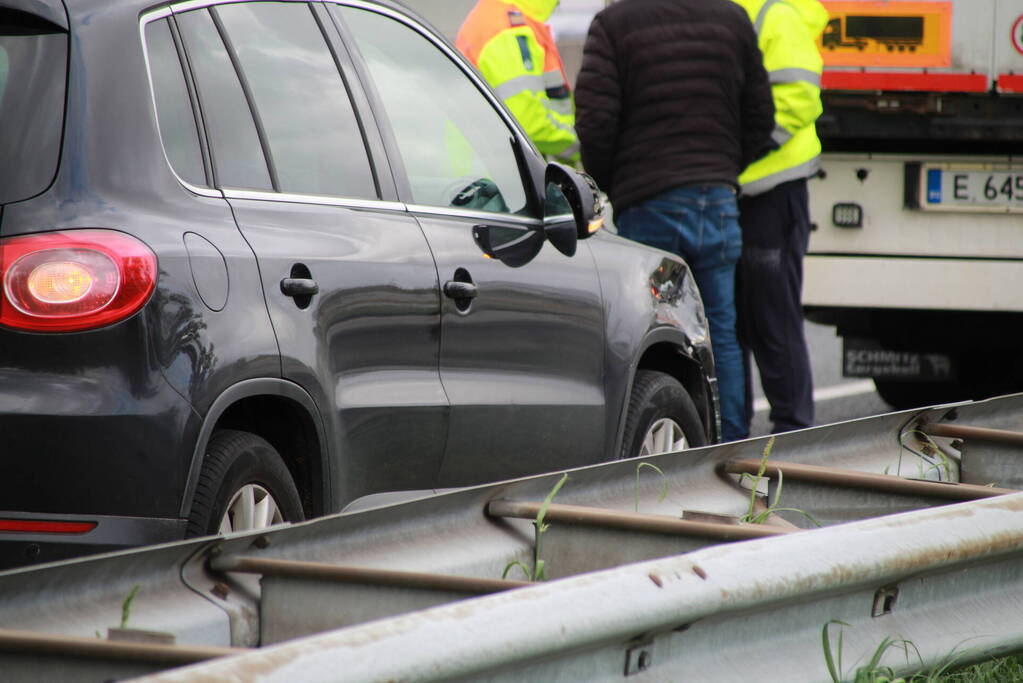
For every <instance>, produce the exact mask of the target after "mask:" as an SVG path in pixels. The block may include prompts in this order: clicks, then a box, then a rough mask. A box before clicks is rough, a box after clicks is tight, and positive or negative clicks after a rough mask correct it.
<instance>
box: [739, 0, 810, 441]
mask: <svg viewBox="0 0 1023 683" xmlns="http://www.w3.org/2000/svg"><path fill="white" fill-rule="evenodd" d="M735 2H737V3H738V4H739V5H741V6H742V7H743V8H744V9H745V10H746V12H747V13H748V15H749V17H750V19H751V20H752V21H753V25H754V28H755V29H756V31H757V39H758V44H759V46H760V50H761V52H762V53H763V55H764V65H765V67H766V68H767V73H768V76H769V77H770V80H771V91H772V94H773V96H774V107H775V128H774V133H773V135H772V137H773V138H774V141H775V142H776V143H778V145H779V147H778V149H776V150H774V151H773V152H771V153H770V154H768V155H767V156H765V157H764V158H763V159H760V160H759V161H757V162H755V163H753V164H752V165H750V166H749V168H747V169H746V170H745V171H743V173H742V175H741V176H739V182H740V183H741V184H742V198H741V199H740V200H739V212H740V218H739V222H740V224H741V225H742V239H743V248H742V258H741V259H740V261H739V293H738V314H739V337H740V340H741V342H742V343H743V345H744V347H745V357H746V370H747V373H750V363H749V354H750V352H752V355H753V358H755V359H756V362H757V367H758V368H759V370H760V382H761V384H762V385H763V387H764V395H765V396H766V397H767V401H768V403H770V405H771V412H770V420H771V423H772V432H784V431H789V430H792V429H801V428H803V427H810V426H812V425H813V419H814V415H813V413H814V409H813V377H812V374H811V371H810V354H809V351H808V350H807V346H806V336H805V333H804V327H803V306H802V291H803V256H804V255H805V254H806V248H807V244H808V242H809V239H810V217H809V206H808V198H807V187H806V180H807V178H810V177H813V176H815V175H817V172H818V171H819V170H820V153H821V143H820V139H818V137H817V130H816V126H815V121H816V120H817V117H818V116H820V114H821V111H822V105H821V88H820V85H821V70H822V68H823V62H822V59H821V55H820V51H819V50H818V48H817V38H818V37H819V36H820V35H821V33H822V32H823V31H824V27H825V26H826V25H827V23H828V11H827V10H826V9H825V8H824V6H823V5H822V4H821V3H820V2H819V1H818V0H735ZM749 384H750V383H749V382H747V387H749ZM750 398H751V394H750V392H749V390H748V389H747V401H748V407H747V411H748V415H749V417H750V418H752V415H753V411H752V403H751V402H749V400H750Z"/></svg>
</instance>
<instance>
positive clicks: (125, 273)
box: [0, 230, 157, 332]
mask: <svg viewBox="0 0 1023 683" xmlns="http://www.w3.org/2000/svg"><path fill="white" fill-rule="evenodd" d="M0 272H2V277H3V300H2V301H0V325H5V326H7V327H13V328H16V329H21V330H32V331H36V332H71V331H75V330H89V329H94V328H97V327H103V326H104V325H110V324H111V323H115V322H118V321H120V320H124V319H125V318H127V317H128V316H130V315H131V314H133V313H135V312H136V311H137V310H139V309H140V308H141V307H142V305H143V304H144V303H145V302H146V301H147V300H148V299H149V295H150V294H152V292H153V289H154V288H155V286H156V273H157V270H156V255H155V254H154V253H153V252H152V250H151V249H150V248H149V247H147V246H146V245H145V244H143V243H142V242H140V241H139V240H137V239H135V238H134V237H129V236H128V235H126V234H124V233H122V232H115V231H113V230H68V231H63V232H46V233H38V234H35V235H23V236H20V237H9V238H6V239H0Z"/></svg>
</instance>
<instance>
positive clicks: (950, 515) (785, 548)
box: [146, 494, 1023, 683]
mask: <svg viewBox="0 0 1023 683" xmlns="http://www.w3.org/2000/svg"><path fill="white" fill-rule="evenodd" d="M1021 514H1023V494H1016V495H1013V496H1006V497H1001V498H990V499H984V500H980V501H976V502H970V503H962V504H957V505H953V506H950V507H947V508H936V509H932V510H924V511H918V512H912V513H906V514H904V515H899V516H897V517H892V518H883V519H876V520H866V521H861V522H857V523H854V524H848V525H840V526H835V527H830V528H823V529H818V530H813V531H806V532H801V533H798V534H786V535H783V536H781V537H778V538H769V539H761V540H756V541H750V542H747V543H741V544H735V545H728V546H719V547H713V548H706V549H703V550H699V551H696V552H693V553H690V554H688V555H683V556H680V557H673V558H668V559H661V560H653V561H647V562H642V563H639V564H632V565H628V566H625V567H621V568H616V569H610V570H605V571H602V572H598V573H592V574H585V575H581V576H577V577H573V578H567V579H564V580H562V581H556V582H552V583H547V584H538V585H536V586H533V587H530V588H524V589H521V590H517V591H512V592H507V593H502V594H499V595H493V596H488V597H484V598H478V599H475V600H472V601H467V602H462V603H457V604H451V605H445V606H441V607H437V608H434V609H430V610H426V611H422V612H416V613H412V614H407V615H403V616H398V617H395V618H392V619H386V620H383V621H377V622H372V623H368V624H364V625H361V626H356V627H354V628H348V629H341V630H337V631H332V632H328V633H324V634H320V635H315V636H311V637H307V638H301V639H298V640H293V641H289V642H285V643H281V644H279V645H276V646H271V647H267V648H264V649H262V650H259V651H254V652H252V653H250V654H246V655H242V656H239V657H232V658H227V659H223V660H218V661H214V662H210V663H207V664H204V665H198V666H194V667H186V668H182V669H180V670H178V671H169V672H166V673H163V674H160V675H157V676H153V677H151V678H147V679H146V680H148V681H151V682H152V683H180V682H185V681H198V680H202V681H220V680H258V681H262V682H265V683H277V682H280V683H286V682H291V681H304V682H307V683H316V682H318V681H336V680H345V681H350V682H352V683H360V682H363V681H365V682H369V681H409V682H412V681H447V680H478V681H495V682H496V681H508V682H511V681H525V680H530V681H534V680H535V681H551V682H555V681H595V682H599V681H620V680H623V679H625V678H628V677H632V676H634V677H635V679H634V680H636V681H715V682H721V683H729V682H732V681H734V682H735V683H747V682H748V681H750V680H756V681H765V682H769V681H778V682H779V683H780V682H785V683H800V682H801V681H807V682H810V681H828V680H830V678H829V676H828V672H827V669H826V668H825V658H824V654H823V649H822V630H823V629H824V628H825V627H827V625H828V624H829V623H831V626H830V627H828V628H830V629H832V638H831V642H832V647H833V650H834V649H835V648H837V642H838V638H837V635H838V631H839V630H841V631H842V636H843V638H842V649H843V652H842V653H841V658H842V660H843V661H844V662H845V663H846V667H845V674H846V675H850V674H851V673H852V669H853V668H854V665H855V664H856V663H858V664H859V665H863V664H865V663H866V661H867V660H868V659H869V658H870V657H871V655H872V653H873V652H874V651H875V650H876V649H877V648H878V646H879V645H881V643H882V642H883V641H884V640H885V639H886V638H898V639H904V640H905V641H906V642H908V643H911V644H912V646H911V647H909V652H908V653H906V652H904V651H903V650H901V649H898V648H893V649H890V650H889V651H888V652H887V653H886V656H885V657H884V659H883V661H884V663H885V664H886V665H889V666H892V667H893V668H894V669H896V670H899V669H904V670H914V671H915V670H918V669H920V668H925V667H930V666H940V665H941V664H943V663H946V662H948V661H949V658H955V659H956V661H957V662H959V663H968V662H971V661H975V660H978V659H981V658H985V657H990V656H992V655H995V654H999V653H1003V652H1004V651H1005V650H1006V649H1008V648H1012V647H1021V646H1023V625H1021V624H1020V620H1019V597H1018V596H1019V595H1020V591H1021V590H1023V562H1021V560H1023V525H1021V524H1020V515H1021ZM836 621H842V622H844V624H845V625H839V624H837V623H835V622H836ZM833 655H834V656H836V657H837V656H838V652H837V651H833Z"/></svg>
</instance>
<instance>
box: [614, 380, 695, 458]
mask: <svg viewBox="0 0 1023 683" xmlns="http://www.w3.org/2000/svg"><path fill="white" fill-rule="evenodd" d="M662 418H670V419H671V420H673V421H674V422H675V424H677V425H678V426H679V427H680V428H681V430H682V434H683V435H685V438H686V443H687V444H688V446H689V447H690V448H693V447H696V446H706V445H707V435H706V432H704V430H703V423H702V422H701V421H700V413H699V412H697V410H696V405H695V404H694V403H693V399H692V398H691V397H690V396H689V392H687V391H686V390H685V387H683V386H682V385H681V384H680V383H679V381H678V380H677V379H675V378H674V377H672V376H671V375H668V374H665V373H663V372H657V371H654V370H639V371H638V372H637V373H636V379H635V381H634V382H633V384H632V394H631V395H630V397H629V412H628V414H627V416H626V418H625V434H624V436H623V437H622V452H621V457H622V458H634V457H636V456H638V455H639V453H640V449H641V448H642V446H643V439H644V438H645V437H646V434H647V432H648V431H649V430H650V428H651V427H652V426H653V425H654V423H655V422H657V421H658V420H660V419H662Z"/></svg>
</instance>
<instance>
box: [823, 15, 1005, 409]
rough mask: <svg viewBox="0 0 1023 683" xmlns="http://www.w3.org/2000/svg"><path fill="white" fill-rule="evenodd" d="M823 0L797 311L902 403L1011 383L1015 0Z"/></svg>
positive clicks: (970, 394)
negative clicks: (816, 161)
mask: <svg viewBox="0 0 1023 683" xmlns="http://www.w3.org/2000/svg"><path fill="white" fill-rule="evenodd" d="M824 4H825V5H826V6H827V7H828V9H829V11H830V12H831V14H832V20H831V24H829V29H828V31H827V32H826V35H825V38H824V39H823V40H822V53H823V54H824V58H825V73H824V77H823V80H822V83H823V87H824V100H825V113H824V115H823V116H822V117H821V119H820V120H819V122H818V131H819V133H820V135H821V139H822V141H823V144H824V151H825V152H824V156H823V164H822V166H823V173H822V176H821V177H820V178H817V179H814V180H813V181H811V184H810V201H811V220H812V221H813V223H814V225H815V230H814V231H813V233H812V235H811V238H810V249H809V253H808V255H807V258H806V261H805V281H804V305H805V307H806V310H807V315H808V317H810V318H811V319H813V320H816V321H818V322H823V323H829V324H834V325H836V326H837V328H838V333H839V334H840V335H842V336H843V337H845V340H846V348H845V353H844V356H845V357H844V361H845V362H844V369H845V371H846V374H847V375H850V376H867V377H874V379H875V382H876V383H877V385H878V389H879V391H880V392H881V394H882V396H883V397H884V398H886V399H887V400H888V401H889V402H890V403H892V404H893V405H896V406H898V407H905V406H909V405H913V404H922V403H934V402H938V401H943V400H957V399H962V398H976V397H979V396H981V395H985V394H993V393H1006V392H1009V391H1017V390H1020V389H1023V345H1021V344H1020V341H1019V340H1020V339H1021V338H1023V336H1021V335H1023V287H1021V286H1020V283H1023V0H950V1H946V2H918V1H915V0H888V1H887V2H878V1H875V0H845V1H843V2H829V1H825V3H824ZM850 17H852V20H850ZM900 22H901V23H900ZM913 22H915V24H914V23H913ZM914 26H915V27H916V28H915V31H916V33H914V28H913V27H914ZM864 27H866V28H864ZM907 27H909V30H907ZM828 34H830V35H831V37H830V38H829V37H828ZM843 224H844V225H843Z"/></svg>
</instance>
